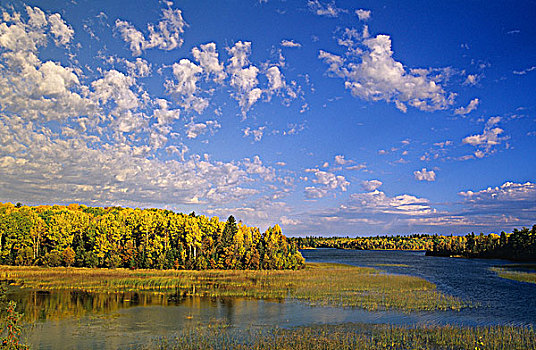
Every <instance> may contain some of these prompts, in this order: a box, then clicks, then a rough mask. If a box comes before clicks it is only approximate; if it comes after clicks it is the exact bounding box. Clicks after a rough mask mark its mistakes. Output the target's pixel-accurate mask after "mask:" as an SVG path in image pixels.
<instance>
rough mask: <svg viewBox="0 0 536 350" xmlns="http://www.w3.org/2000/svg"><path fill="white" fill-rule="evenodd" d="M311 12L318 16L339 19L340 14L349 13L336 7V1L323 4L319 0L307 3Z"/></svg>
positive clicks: (311, 0) (310, 0)
mask: <svg viewBox="0 0 536 350" xmlns="http://www.w3.org/2000/svg"><path fill="white" fill-rule="evenodd" d="M307 6H308V7H309V10H311V11H312V12H314V13H315V14H317V15H318V16H326V17H338V16H339V14H341V13H343V12H347V11H346V10H343V9H340V8H338V7H337V6H336V5H335V1H331V2H329V3H322V2H320V1H319V0H309V1H308V2H307Z"/></svg>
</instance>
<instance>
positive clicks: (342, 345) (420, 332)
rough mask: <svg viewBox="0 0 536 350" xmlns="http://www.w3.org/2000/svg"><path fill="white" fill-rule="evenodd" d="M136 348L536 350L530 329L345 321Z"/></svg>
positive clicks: (225, 330) (203, 329) (222, 331)
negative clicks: (343, 322) (336, 323)
mask: <svg viewBox="0 0 536 350" xmlns="http://www.w3.org/2000/svg"><path fill="white" fill-rule="evenodd" d="M140 348H141V349H185V350H193V349H256V350H261V349H289V350H310V349H311V350H312V349H348V350H350V349H356V350H365V349H367V350H369V349H373V350H374V349H382V350H385V349H423V350H424V349H468V350H469V349H470V350H483V349H486V350H488V349H489V350H506V349H508V350H514V349H534V348H536V334H535V332H534V329H533V328H531V327H513V326H490V327H453V326H407V327H406V326H394V325H385V324H360V323H347V324H338V325H313V326H304V327H295V328H291V329H282V328H274V329H270V330H247V331H244V330H233V329H232V328H231V327H229V326H227V325H222V324H209V325H198V326H197V327H192V328H189V329H184V330H182V331H181V332H179V333H178V334H176V335H175V336H173V337H169V338H161V339H156V340H154V341H153V342H152V343H150V344H146V345H144V346H141V347H140Z"/></svg>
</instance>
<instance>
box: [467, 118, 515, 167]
mask: <svg viewBox="0 0 536 350" xmlns="http://www.w3.org/2000/svg"><path fill="white" fill-rule="evenodd" d="M501 119H502V118H501V117H491V118H489V119H488V121H487V122H486V125H485V126H484V131H483V132H482V134H477V135H471V136H467V137H465V138H464V139H463V140H462V142H463V143H464V144H469V145H471V146H474V147H476V148H477V150H476V151H475V152H474V155H475V157H477V158H483V157H485V156H486V155H488V154H491V153H493V152H494V151H495V149H494V147H495V146H498V145H500V144H501V143H502V142H503V141H506V140H508V139H509V137H508V136H501V134H503V132H504V130H503V129H501V128H499V127H496V125H497V124H498V123H499V122H500V121H501Z"/></svg>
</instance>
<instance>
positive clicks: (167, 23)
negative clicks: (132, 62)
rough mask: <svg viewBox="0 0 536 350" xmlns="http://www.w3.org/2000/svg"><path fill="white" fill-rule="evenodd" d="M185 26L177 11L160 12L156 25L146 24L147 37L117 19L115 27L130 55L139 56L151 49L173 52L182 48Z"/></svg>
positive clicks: (170, 9)
mask: <svg viewBox="0 0 536 350" xmlns="http://www.w3.org/2000/svg"><path fill="white" fill-rule="evenodd" d="M170 4H171V3H170ZM186 26H187V24H186V22H185V21H184V19H183V18H182V11H181V10H179V9H172V8H167V9H163V10H162V19H161V20H160V21H159V22H158V23H157V24H156V25H154V24H147V31H148V37H146V36H145V35H144V34H143V33H142V32H140V31H139V30H138V29H136V27H134V26H133V25H132V24H131V23H129V22H127V21H123V20H120V19H117V20H116V21H115V27H116V29H117V30H118V31H119V33H120V34H121V37H122V38H123V40H124V41H125V42H126V43H128V44H129V46H130V50H131V51H132V55H134V56H139V55H141V54H142V52H143V51H145V50H147V49H152V48H155V47H156V48H159V49H161V50H166V51H169V50H173V49H175V48H177V47H180V46H182V43H183V41H184V40H183V38H182V37H181V36H182V34H183V33H184V28H185V27H186Z"/></svg>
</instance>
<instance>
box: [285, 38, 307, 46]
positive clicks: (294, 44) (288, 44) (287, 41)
mask: <svg viewBox="0 0 536 350" xmlns="http://www.w3.org/2000/svg"><path fill="white" fill-rule="evenodd" d="M281 46H283V47H301V46H302V45H301V44H300V43H298V42H295V41H294V40H286V39H283V40H281Z"/></svg>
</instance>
